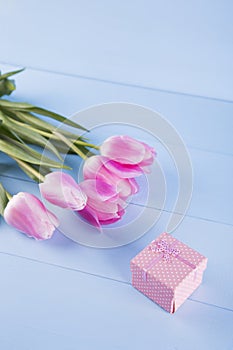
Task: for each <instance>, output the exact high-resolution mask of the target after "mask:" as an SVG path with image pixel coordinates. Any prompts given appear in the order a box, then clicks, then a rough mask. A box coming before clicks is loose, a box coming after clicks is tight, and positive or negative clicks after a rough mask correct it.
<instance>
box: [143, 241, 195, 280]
mask: <svg viewBox="0 0 233 350" xmlns="http://www.w3.org/2000/svg"><path fill="white" fill-rule="evenodd" d="M176 244H177V243H176V242H173V243H172V244H169V243H168V242H167V241H166V240H165V239H161V240H160V241H157V242H156V241H153V242H152V243H151V245H150V246H149V249H150V250H152V251H153V252H154V253H160V254H159V255H157V254H156V256H155V258H154V259H152V260H151V262H150V263H149V264H148V266H147V267H146V268H144V269H143V279H144V281H146V280H147V273H148V271H149V270H150V269H151V268H152V267H153V266H154V265H155V264H157V262H159V261H160V260H161V259H164V260H165V261H166V262H167V263H169V262H171V261H172V257H175V258H177V259H179V260H180V261H182V262H183V263H184V264H186V265H188V266H189V267H191V268H192V269H195V268H196V266H195V265H194V264H192V263H191V262H190V261H188V260H186V259H184V258H182V256H180V250H179V249H177V248H175V245H176Z"/></svg>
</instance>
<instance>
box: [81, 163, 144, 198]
mask: <svg viewBox="0 0 233 350" xmlns="http://www.w3.org/2000/svg"><path fill="white" fill-rule="evenodd" d="M118 165H119V166H120V168H122V166H121V165H120V164H118V163H116V162H114V161H112V160H111V159H109V158H107V157H103V156H92V157H90V158H88V159H87V160H86V161H85V163H84V167H83V176H84V179H96V180H101V181H103V182H106V183H107V184H109V185H113V186H115V187H116V192H117V193H118V194H119V196H120V198H122V199H126V198H128V197H129V196H131V195H132V194H135V193H137V192H138V185H137V182H136V181H135V179H134V178H131V176H132V172H130V174H128V172H129V170H128V167H123V168H124V169H122V171H121V170H120V169H119V167H118ZM127 174H128V175H129V176H130V178H126V176H127ZM139 174H141V171H140V169H139ZM133 175H134V176H135V175H138V173H137V172H135V170H134V171H133Z"/></svg>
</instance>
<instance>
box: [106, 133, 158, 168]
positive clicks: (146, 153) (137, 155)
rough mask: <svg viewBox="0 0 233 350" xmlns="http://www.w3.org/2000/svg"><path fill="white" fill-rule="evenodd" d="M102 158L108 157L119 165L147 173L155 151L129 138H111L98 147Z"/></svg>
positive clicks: (123, 136) (121, 136) (124, 136)
mask: <svg viewBox="0 0 233 350" xmlns="http://www.w3.org/2000/svg"><path fill="white" fill-rule="evenodd" d="M100 153H101V155H102V156H105V157H108V158H110V159H112V160H113V161H115V162H118V163H120V164H124V165H129V166H131V168H132V169H133V168H134V166H135V167H136V166H137V167H138V168H139V169H141V171H142V172H145V173H147V172H149V166H150V165H151V164H152V163H153V161H154V158H155V150H154V149H153V148H152V147H150V146H148V145H147V144H146V143H144V142H140V141H138V140H135V139H133V138H132V137H130V136H126V135H120V136H111V137H109V138H108V139H106V140H105V141H104V142H103V144H102V145H101V146H100Z"/></svg>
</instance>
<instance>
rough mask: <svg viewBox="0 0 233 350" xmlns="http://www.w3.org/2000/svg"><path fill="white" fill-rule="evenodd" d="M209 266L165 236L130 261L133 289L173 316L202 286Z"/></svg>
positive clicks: (201, 256) (192, 252)
mask: <svg viewBox="0 0 233 350" xmlns="http://www.w3.org/2000/svg"><path fill="white" fill-rule="evenodd" d="M157 247H158V248H159V249H157ZM206 264H207V258H205V257H204V256H203V255H201V254H200V253H198V252H197V251H195V250H193V249H192V248H190V247H188V246H187V245H186V244H184V243H182V242H180V241H178V240H177V239H176V238H174V237H172V236H171V235H169V234H167V233H162V234H161V235H160V236H159V237H158V238H157V239H156V240H155V241H153V242H151V244H149V245H148V246H147V247H146V248H145V249H143V250H142V251H141V252H140V253H139V254H138V255H137V256H136V257H134V258H133V259H132V260H131V262H130V267H131V271H132V285H133V286H134V287H135V288H136V289H138V290H139V291H140V292H142V293H143V294H145V295H146V296H148V297H149V298H150V299H152V300H153V301H155V302H156V303H158V304H159V305H160V306H162V307H163V308H164V309H165V310H167V311H168V312H170V313H173V312H175V311H176V310H177V308H178V307H179V306H180V305H181V304H182V303H183V302H184V301H185V299H187V298H188V297H189V296H190V295H191V294H192V292H193V291H194V290H195V289H196V288H197V287H198V286H199V284H200V283H201V281H202V275H203V271H204V269H205V268H206Z"/></svg>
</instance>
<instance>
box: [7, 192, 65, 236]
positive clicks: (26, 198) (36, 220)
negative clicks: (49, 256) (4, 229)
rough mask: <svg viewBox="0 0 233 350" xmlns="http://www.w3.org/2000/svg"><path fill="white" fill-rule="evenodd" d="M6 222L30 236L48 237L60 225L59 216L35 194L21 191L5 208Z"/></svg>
mask: <svg viewBox="0 0 233 350" xmlns="http://www.w3.org/2000/svg"><path fill="white" fill-rule="evenodd" d="M4 218H5V220H6V222H7V223H8V224H9V225H11V226H13V227H15V228H16V229H17V230H19V231H22V232H24V233H25V234H26V235H28V236H29V237H34V238H36V239H48V238H50V237H51V236H52V234H53V232H54V230H55V228H56V227H57V226H58V225H59V222H58V219H57V217H56V216H55V215H54V214H53V213H51V212H50V211H49V210H47V209H46V208H45V206H44V205H43V203H42V202H41V201H40V200H39V199H38V198H37V197H35V196H34V195H32V194H30V193H26V192H19V193H18V194H16V195H15V196H13V197H12V198H11V199H10V201H9V202H8V204H7V206H6V208H5V210H4Z"/></svg>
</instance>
